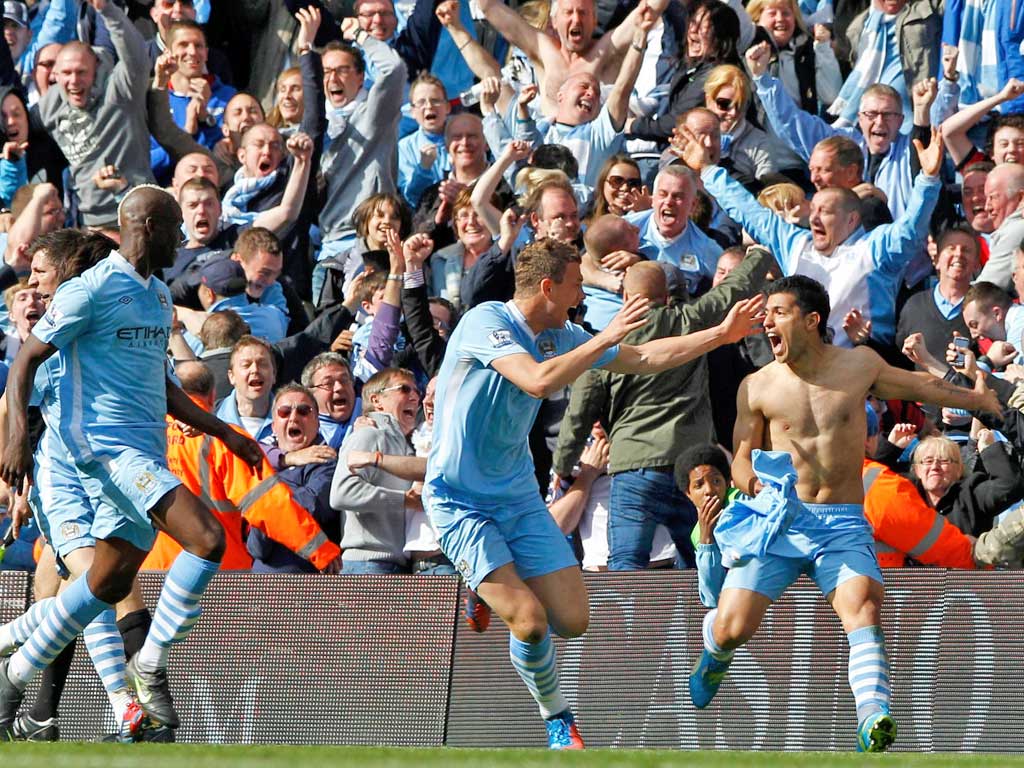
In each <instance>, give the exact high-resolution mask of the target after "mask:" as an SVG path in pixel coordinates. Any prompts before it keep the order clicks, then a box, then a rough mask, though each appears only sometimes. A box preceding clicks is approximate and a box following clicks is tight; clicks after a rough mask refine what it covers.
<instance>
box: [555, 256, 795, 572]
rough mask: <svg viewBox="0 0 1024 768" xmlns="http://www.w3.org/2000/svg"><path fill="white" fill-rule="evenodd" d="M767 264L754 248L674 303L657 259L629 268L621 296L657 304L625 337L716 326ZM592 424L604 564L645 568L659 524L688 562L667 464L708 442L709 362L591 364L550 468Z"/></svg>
mask: <svg viewBox="0 0 1024 768" xmlns="http://www.w3.org/2000/svg"><path fill="white" fill-rule="evenodd" d="M774 263H775V262H774V260H773V259H772V256H771V254H770V253H769V252H768V251H766V250H765V249H763V248H759V247H758V248H751V249H750V251H748V253H747V257H746V258H745V259H744V260H743V262H742V263H741V264H740V265H739V266H738V267H736V269H735V270H733V272H732V273H730V275H729V276H728V277H727V278H726V279H725V280H723V281H722V283H721V284H719V285H718V287H716V288H713V289H711V290H710V291H708V293H706V294H704V295H703V296H701V297H700V298H699V299H697V300H695V301H693V302H691V303H688V304H683V305H681V306H667V304H666V302H667V298H668V290H667V287H666V282H665V273H664V271H663V270H662V268H661V267H660V266H659V265H658V264H657V263H654V262H640V263H639V264H635V265H633V266H632V267H630V268H629V271H628V272H627V273H626V277H625V279H624V281H623V295H624V296H623V297H624V299H628V298H629V297H631V296H634V295H643V296H646V297H647V298H648V299H649V300H650V301H651V304H652V305H654V307H655V309H653V310H652V311H651V314H650V316H649V318H648V321H647V323H646V324H645V325H644V326H643V327H642V328H640V329H638V330H636V331H633V332H632V333H631V334H630V335H629V336H627V337H626V341H627V342H628V343H630V344H640V343H643V342H646V341H650V340H651V339H658V338H666V337H669V336H680V335H684V334H688V333H693V332H694V331H699V330H702V329H704V328H709V327H711V326H714V325H716V324H718V323H720V322H721V321H722V319H723V318H724V317H725V316H726V314H727V313H728V312H729V309H730V307H732V305H733V304H735V303H736V302H737V301H740V300H741V299H744V298H747V297H748V296H751V295H752V294H754V293H756V292H757V291H758V290H760V288H761V286H762V285H763V283H764V281H765V276H766V275H767V273H768V271H769V270H770V269H771V267H772V266H773V265H774ZM598 420H601V421H602V422H604V423H605V424H606V428H607V431H608V436H609V439H610V442H611V452H610V458H609V464H608V472H609V474H610V475H611V476H612V489H611V499H610V508H609V516H608V548H609V557H608V569H609V570H611V571H631V570H639V569H642V568H646V567H647V564H648V562H649V559H650V552H651V542H652V540H653V538H654V531H655V528H656V527H657V526H658V524H662V525H665V526H666V527H667V528H668V529H669V531H670V532H671V533H672V539H673V541H674V542H675V545H676V548H677V549H678V550H679V553H680V555H681V556H682V558H683V560H684V561H685V562H686V564H687V565H688V566H689V567H694V566H695V560H694V551H693V545H692V544H691V543H690V531H691V530H692V529H693V526H694V524H695V523H696V521H697V514H696V510H695V509H694V508H693V504H691V503H690V501H689V500H688V499H687V498H686V496H685V495H683V493H682V492H681V491H680V490H679V489H678V488H677V487H676V485H675V482H674V480H673V477H672V470H673V466H674V464H675V460H676V457H677V456H678V455H679V453H680V452H681V451H682V450H683V449H684V448H686V447H688V446H692V445H695V444H697V443H707V442H713V441H714V438H715V434H714V426H713V423H712V419H711V407H710V400H709V398H708V368H707V361H706V360H705V358H704V357H703V356H701V357H699V358H697V359H695V360H692V361H690V362H688V363H686V364H685V365H682V366H679V367H678V368H673V369H671V370H668V371H664V372H662V373H658V374H655V375H653V376H638V375H635V374H616V373H610V372H608V371H602V370H594V371H590V372H589V373H587V374H585V375H584V376H583V377H581V378H579V379H578V380H577V381H576V384H575V385H574V386H573V389H572V396H571V398H570V401H569V407H568V410H567V411H566V414H565V417H564V419H563V421H562V427H561V430H560V434H559V440H558V447H557V449H556V452H555V457H554V469H555V472H556V474H558V475H559V476H561V477H567V476H568V475H569V474H570V473H571V470H572V465H573V463H574V462H575V461H576V458H577V457H578V456H579V454H580V451H581V450H582V448H583V445H584V443H585V442H586V439H587V436H588V435H589V434H590V429H591V427H592V426H593V424H594V422H595V421H598ZM727 437H728V436H727Z"/></svg>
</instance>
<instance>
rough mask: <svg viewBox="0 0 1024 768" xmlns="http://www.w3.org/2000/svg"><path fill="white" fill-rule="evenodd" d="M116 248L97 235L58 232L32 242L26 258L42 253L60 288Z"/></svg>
mask: <svg viewBox="0 0 1024 768" xmlns="http://www.w3.org/2000/svg"><path fill="white" fill-rule="evenodd" d="M115 248H117V244H116V243H115V242H114V241H113V240H111V239H110V238H109V237H107V236H106V235H103V234H100V233H99V232H84V231H82V230H80V229H58V230H56V231H54V232H47V233H46V234H43V235H39V237H37V238H36V239H35V240H33V241H32V244H31V245H29V247H28V257H29V259H31V258H32V257H33V256H35V254H36V253H37V252H39V251H44V252H45V253H46V259H47V261H49V262H50V264H52V265H53V268H54V271H55V272H56V275H57V282H58V284H60V283H64V282H66V281H68V280H70V279H71V278H72V277H77V276H78V275H80V274H82V273H83V272H85V270H87V269H89V268H90V267H93V266H95V265H96V264H98V263H99V262H101V261H102V260H103V259H105V258H106V257H107V256H109V255H110V252H111V251H112V250H114V249H115Z"/></svg>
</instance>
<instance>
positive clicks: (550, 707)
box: [508, 632, 569, 719]
mask: <svg viewBox="0 0 1024 768" xmlns="http://www.w3.org/2000/svg"><path fill="white" fill-rule="evenodd" d="M508 652H509V656H511V657H512V666H513V667H515V669H516V672H518V673H519V677H521V678H522V679H523V682H524V683H526V687H527V688H529V689H530V693H531V694H532V695H533V698H534V699H535V700H536V701H537V706H538V707H539V708H540V714H541V716H542V717H544V718H545V719H547V718H550V717H554V716H555V715H558V714H561V713H562V712H564V711H565V710H567V709H568V708H569V702H568V701H566V700H565V697H564V696H563V695H562V691H561V690H560V689H559V687H558V667H557V666H556V663H555V646H554V644H553V643H552V642H551V633H550V632H546V633H545V634H544V639H543V640H541V641H540V642H539V643H524V642H523V641H522V640H519V639H518V638H516V636H515V635H513V634H511V633H510V634H509V636H508Z"/></svg>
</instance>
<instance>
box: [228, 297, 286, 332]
mask: <svg viewBox="0 0 1024 768" xmlns="http://www.w3.org/2000/svg"><path fill="white" fill-rule="evenodd" d="M227 309H231V310H234V311H235V312H237V313H238V316H239V317H240V318H242V319H243V320H245V322H247V323H248V324H249V332H250V333H251V334H252V335H253V336H258V337H259V338H261V339H266V340H267V341H269V342H270V343H271V344H276V343H277V342H279V341H280V340H281V339H283V338H284V337H285V335H286V334H287V331H288V317H287V316H286V315H284V314H282V312H281V310H279V309H278V308H277V307H275V306H273V305H267V304H262V303H260V304H253V303H252V302H250V301H249V297H248V296H246V295H245V294H244V293H240V294H238V295H237V296H228V297H226V298H223V299H221V300H220V301H218V302H216V303H214V304H212V305H211V306H210V309H209V311H210V312H223V311H225V310H227Z"/></svg>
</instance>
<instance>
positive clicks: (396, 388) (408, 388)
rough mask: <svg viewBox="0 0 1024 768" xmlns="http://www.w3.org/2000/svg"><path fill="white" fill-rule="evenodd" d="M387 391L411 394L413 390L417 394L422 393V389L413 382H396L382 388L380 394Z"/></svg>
mask: <svg viewBox="0 0 1024 768" xmlns="http://www.w3.org/2000/svg"><path fill="white" fill-rule="evenodd" d="M385 392H401V393H402V394H403V395H411V394H412V393H413V392H415V393H416V394H417V395H418V394H419V393H420V391H419V390H418V389H416V387H414V386H413V385H412V384H394V385H392V386H390V387H384V389H382V390H380V394H382V395H383V394H384V393H385Z"/></svg>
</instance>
